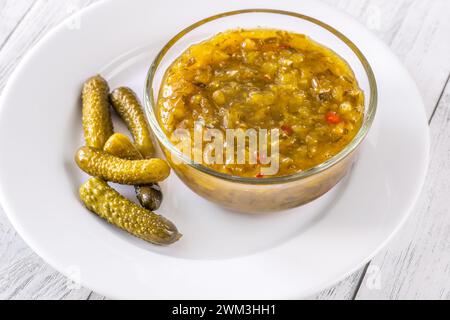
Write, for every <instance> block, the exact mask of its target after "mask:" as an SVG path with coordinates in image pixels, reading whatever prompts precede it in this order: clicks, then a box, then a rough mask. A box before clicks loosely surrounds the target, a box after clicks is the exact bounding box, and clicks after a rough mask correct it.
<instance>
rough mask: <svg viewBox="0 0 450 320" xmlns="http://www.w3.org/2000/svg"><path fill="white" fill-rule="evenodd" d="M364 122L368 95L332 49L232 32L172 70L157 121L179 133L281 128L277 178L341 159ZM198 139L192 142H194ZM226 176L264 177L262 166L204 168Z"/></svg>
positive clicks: (271, 34) (260, 32)
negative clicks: (338, 156)
mask: <svg viewBox="0 0 450 320" xmlns="http://www.w3.org/2000/svg"><path fill="white" fill-rule="evenodd" d="M363 117H364V94H363V92H362V90H361V89H360V88H359V86H358V82H357V80H356V78H355V75H354V73H353V71H352V70H351V68H350V66H349V65H348V64H347V62H346V61H345V60H343V58H341V57H340V56H338V55H337V54H336V53H335V52H333V51H332V50H330V49H328V48H326V47H324V46H322V45H320V44H318V43H317V42H315V41H313V40H312V39H310V38H309V37H307V36H305V35H301V34H296V33H291V32H287V31H280V30H269V29H253V30H231V31H227V32H224V33H220V34H218V35H216V36H214V37H213V38H211V39H209V40H206V41H204V42H201V43H198V44H195V45H192V46H191V47H190V48H189V49H187V50H186V51H185V52H184V53H183V54H182V55H181V56H180V57H179V58H177V59H176V60H175V61H174V62H173V64H172V65H171V66H170V67H169V68H168V70H167V71H166V74H165V76H164V78H163V82H162V85H161V91H160V94H159V98H158V119H159V122H160V124H161V126H162V128H163V130H164V131H165V133H166V135H167V136H168V137H169V138H170V137H171V134H172V133H173V132H174V131H175V130H177V129H188V130H191V132H193V130H194V126H195V123H196V122H200V123H202V124H203V125H204V126H205V127H206V128H214V129H219V130H221V131H222V132H223V133H224V134H225V132H226V130H227V129H237V128H242V129H255V130H258V129H268V130H271V129H279V130H280V143H279V148H280V149H279V152H280V167H279V170H278V173H277V174H275V175H276V176H284V175H290V174H295V173H297V172H300V171H303V170H307V169H309V168H312V167H314V166H316V165H319V164H320V163H323V162H324V161H327V160H328V159H329V158H331V157H333V156H334V155H336V154H337V153H339V152H340V151H341V150H342V149H343V148H345V146H346V145H347V144H348V143H349V142H350V141H351V140H352V139H353V138H354V137H355V135H356V134H357V132H358V131H359V129H360V128H361V124H362V121H363ZM191 136H193V135H191ZM204 165H207V166H209V167H211V168H212V169H214V170H217V171H219V172H222V173H227V174H232V175H236V176H243V177H259V178H262V175H261V174H260V169H261V166H264V164H261V163H256V164H249V163H246V164H236V163H231V162H228V163H227V162H225V163H224V164H217V163H214V164H204Z"/></svg>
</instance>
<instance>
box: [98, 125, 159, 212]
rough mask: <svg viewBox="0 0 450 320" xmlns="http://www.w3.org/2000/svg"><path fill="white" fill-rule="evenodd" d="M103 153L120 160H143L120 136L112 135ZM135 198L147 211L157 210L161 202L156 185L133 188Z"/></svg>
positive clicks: (132, 145) (125, 138) (130, 144)
mask: <svg viewBox="0 0 450 320" xmlns="http://www.w3.org/2000/svg"><path fill="white" fill-rule="evenodd" d="M103 150H104V151H106V152H108V153H109V154H111V155H113V156H116V157H118V158H122V159H128V160H140V159H143V157H142V155H141V153H140V152H139V150H137V149H136V147H135V146H134V144H133V143H132V142H131V141H130V139H129V138H128V137H127V136H125V135H123V134H121V133H115V134H113V135H112V136H111V137H110V138H109V139H108V141H107V142H106V144H105V147H104V148H103ZM135 191H136V196H137V198H138V200H139V203H140V204H141V205H142V206H143V207H144V208H146V209H148V210H158V209H159V207H160V206H161V203H162V200H163V194H162V192H161V188H160V186H159V185H158V184H157V183H152V184H146V185H140V186H139V185H138V186H135Z"/></svg>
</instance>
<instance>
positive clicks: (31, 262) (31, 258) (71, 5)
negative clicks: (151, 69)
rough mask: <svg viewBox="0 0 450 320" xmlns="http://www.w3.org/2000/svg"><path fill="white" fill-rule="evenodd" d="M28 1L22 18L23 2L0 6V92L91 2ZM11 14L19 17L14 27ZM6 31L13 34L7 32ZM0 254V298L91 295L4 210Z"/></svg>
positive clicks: (81, 0) (9, 2)
mask: <svg viewBox="0 0 450 320" xmlns="http://www.w3.org/2000/svg"><path fill="white" fill-rule="evenodd" d="M21 2H23V3H21ZM28 2H30V3H29V4H30V7H29V8H30V10H29V11H28V12H27V13H26V15H24V16H23V18H22V17H20V13H19V11H20V10H19V9H20V8H22V11H23V9H24V8H25V11H26V5H25V4H27V3H26V2H24V1H22V0H21V1H7V3H3V2H2V4H1V5H0V9H2V10H1V12H2V15H0V17H3V16H8V19H10V20H9V22H7V24H6V23H4V22H3V20H2V30H6V31H4V32H3V33H1V35H2V36H3V38H4V39H8V41H7V42H6V43H4V45H3V46H2V49H1V50H0V61H1V63H0V92H1V90H2V89H3V87H4V85H5V82H6V81H7V79H8V77H9V76H10V74H11V72H12V71H13V70H14V68H15V67H16V65H17V64H18V63H19V61H20V59H21V58H22V56H23V55H24V54H25V53H26V52H27V51H28V50H29V49H30V48H31V47H32V46H33V45H34V44H35V43H36V42H37V41H38V40H39V39H40V38H41V37H42V36H43V35H44V34H45V33H46V32H47V31H48V30H49V29H51V28H52V27H53V26H54V25H55V24H57V23H59V22H60V21H61V20H62V19H64V18H66V17H67V16H69V15H70V14H72V13H73V12H75V11H77V10H79V9H81V8H82V7H84V6H87V5H89V4H90V3H92V2H94V1H92V0H75V1H74V0H71V1H59V0H39V1H36V2H35V3H34V4H33V3H32V2H33V1H28ZM16 3H17V5H18V6H19V7H18V8H17V9H16V8H14V7H15V5H16ZM20 3H21V4H20ZM31 5H32V6H31ZM12 8H14V9H12ZM10 9H11V10H12V11H9V10H10ZM4 10H8V11H7V12H6V11H4ZM16 10H17V11H16ZM10 13H11V14H12V15H15V16H19V18H18V19H16V22H17V23H18V24H17V25H16V26H14V22H13V18H12V15H10ZM1 19H3V18H1ZM7 30H9V31H10V32H12V33H9V34H8V31H7ZM5 34H7V35H6V36H5ZM0 41H1V38H0ZM0 211H1V210H0ZM0 256H1V257H2V259H0V299H87V298H88V297H89V295H91V291H90V290H87V289H83V288H80V289H78V288H77V286H75V285H74V284H73V283H71V282H70V281H68V280H67V279H66V277H64V276H62V275H61V274H60V273H59V272H57V271H55V270H54V269H53V268H51V267H50V266H48V265H47V264H46V263H45V262H44V261H42V260H41V259H40V258H39V257H38V256H37V255H36V254H35V253H34V252H33V251H32V250H31V249H30V248H28V246H27V245H26V244H25V243H24V242H23V241H22V239H20V237H19V236H18V235H17V233H16V232H15V231H14V229H13V228H12V227H11V225H10V223H9V221H8V220H7V218H6V216H5V215H4V214H3V212H0Z"/></svg>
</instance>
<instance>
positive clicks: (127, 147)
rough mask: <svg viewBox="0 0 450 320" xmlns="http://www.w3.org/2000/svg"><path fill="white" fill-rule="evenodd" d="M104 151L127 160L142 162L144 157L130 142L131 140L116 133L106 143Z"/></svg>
mask: <svg viewBox="0 0 450 320" xmlns="http://www.w3.org/2000/svg"><path fill="white" fill-rule="evenodd" d="M103 151H105V152H107V153H109V154H111V155H113V156H116V157H118V158H122V159H127V160H142V159H144V157H143V156H142V155H141V153H140V152H139V150H138V149H137V148H136V147H135V145H134V144H133V143H132V142H131V141H130V139H129V138H128V137H127V136H126V135H123V134H121V133H115V134H113V135H112V136H111V137H109V139H108V141H106V143H105V146H104V147H103Z"/></svg>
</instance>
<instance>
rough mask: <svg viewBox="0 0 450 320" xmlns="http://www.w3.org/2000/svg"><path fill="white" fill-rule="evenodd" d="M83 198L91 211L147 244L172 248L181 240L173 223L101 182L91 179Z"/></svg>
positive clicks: (81, 191) (83, 187) (86, 184)
mask: <svg viewBox="0 0 450 320" xmlns="http://www.w3.org/2000/svg"><path fill="white" fill-rule="evenodd" d="M79 194H80V199H81V201H82V202H83V203H84V205H85V206H86V207H87V208H88V209H89V210H90V211H92V212H94V213H95V214H97V215H98V216H100V217H101V218H103V219H105V220H106V221H108V222H109V223H111V224H113V225H115V226H117V227H119V228H121V229H123V230H125V231H127V232H129V233H131V234H133V235H134V236H136V237H139V238H141V239H143V240H145V241H148V242H151V243H154V244H158V245H168V244H171V243H174V242H176V241H178V240H179V239H180V238H181V234H180V233H179V232H178V230H177V228H176V226H175V225H174V224H173V223H172V222H171V221H169V220H168V219H166V218H164V217H162V216H160V215H158V214H156V213H154V212H151V211H148V210H146V209H144V208H141V207H140V206H138V205H137V204H135V203H133V202H131V201H130V200H128V199H126V198H124V197H123V196H121V195H120V194H119V193H118V192H117V191H115V190H114V189H112V188H111V187H110V186H109V185H108V184H107V183H106V182H104V181H103V180H101V179H98V178H91V179H89V180H88V181H87V182H86V183H84V184H83V185H82V186H81V187H80V190H79Z"/></svg>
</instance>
